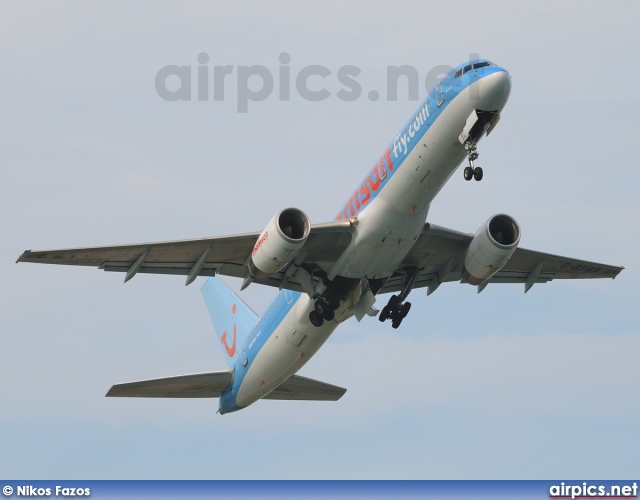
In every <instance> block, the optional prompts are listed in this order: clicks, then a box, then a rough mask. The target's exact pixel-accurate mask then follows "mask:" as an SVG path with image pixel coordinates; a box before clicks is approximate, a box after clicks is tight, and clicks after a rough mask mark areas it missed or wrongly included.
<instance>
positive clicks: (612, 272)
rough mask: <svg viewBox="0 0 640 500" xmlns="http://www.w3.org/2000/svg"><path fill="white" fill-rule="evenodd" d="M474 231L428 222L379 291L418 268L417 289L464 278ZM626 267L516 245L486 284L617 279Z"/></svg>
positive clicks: (396, 285) (396, 287)
mask: <svg viewBox="0 0 640 500" xmlns="http://www.w3.org/2000/svg"><path fill="white" fill-rule="evenodd" d="M472 239H473V234H469V233H462V232H459V231H454V230H452V229H448V228H446V227H441V226H436V225H435V224H425V226H424V229H423V230H422V234H421V235H420V237H419V238H418V241H416V244H415V245H414V246H413V248H412V249H411V251H410V252H409V253H408V254H407V256H406V257H405V259H404V260H403V261H402V265H401V268H400V269H399V270H398V271H396V272H395V273H394V274H393V275H391V276H390V277H389V279H387V280H386V281H385V282H384V283H383V284H382V285H381V287H380V289H379V290H378V292H377V293H390V292H398V291H400V290H402V288H403V285H404V283H405V282H406V279H407V270H412V269H413V270H415V269H417V270H418V274H417V277H416V279H415V282H414V284H413V288H421V287H428V289H429V291H428V293H431V292H433V291H434V290H435V289H437V288H438V286H439V285H440V284H441V283H444V282H452V281H462V280H463V271H464V269H463V268H464V258H465V254H466V252H467V248H468V247H469V244H470V243H471V240H472ZM622 269H624V268H623V267H617V266H610V265H608V264H599V263H597V262H589V261H585V260H579V259H573V258H569V257H562V256H560V255H552V254H548V253H543V252H538V251H535V250H527V249H525V248H516V251H515V252H514V254H513V255H512V256H511V258H510V259H509V260H508V261H507V263H506V264H505V266H504V267H503V268H502V269H501V270H500V271H498V272H497V273H496V274H495V275H493V276H492V277H491V278H489V279H488V280H487V281H485V282H484V283H482V284H481V285H480V286H479V288H478V290H479V291H482V290H483V289H484V287H486V286H487V285H488V284H490V283H524V284H525V292H526V291H528V290H529V289H530V288H531V287H532V286H533V285H534V284H535V283H546V282H547V281H551V280H554V279H585V278H615V277H616V276H617V275H618V274H619V273H620V272H621V271H622Z"/></svg>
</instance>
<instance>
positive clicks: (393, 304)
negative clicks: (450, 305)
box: [378, 268, 419, 328]
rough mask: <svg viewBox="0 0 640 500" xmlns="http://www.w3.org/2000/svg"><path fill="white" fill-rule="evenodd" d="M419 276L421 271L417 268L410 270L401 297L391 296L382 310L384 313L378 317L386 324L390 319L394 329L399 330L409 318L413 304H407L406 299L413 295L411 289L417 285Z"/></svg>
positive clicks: (381, 312)
mask: <svg viewBox="0 0 640 500" xmlns="http://www.w3.org/2000/svg"><path fill="white" fill-rule="evenodd" d="M418 274H419V271H418V270H417V269H415V268H413V269H410V270H409V271H408V272H407V276H406V279H405V281H404V285H403V286H402V291H401V292H400V295H392V296H391V298H390V299H389V302H387V305H386V306H384V307H383V308H382V311H380V316H378V319H379V320H380V321H382V322H383V323H384V322H385V321H387V320H388V319H390V320H391V326H392V327H393V328H398V327H399V326H400V323H402V320H403V319H404V318H406V317H407V314H409V309H411V302H405V299H406V298H407V297H408V296H409V293H411V289H412V288H413V284H414V283H415V281H416V278H417V277H418Z"/></svg>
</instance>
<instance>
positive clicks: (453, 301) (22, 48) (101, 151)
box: [0, 0, 640, 479]
mask: <svg viewBox="0 0 640 500" xmlns="http://www.w3.org/2000/svg"><path fill="white" fill-rule="evenodd" d="M638 19H640V4H638V3H637V2H632V1H627V2H623V1H620V2H606V3H605V2H595V1H567V2H557V1H553V2H551V1H529V2H517V3H516V2H498V1H491V0H489V1H485V2H465V1H461V2H456V3H455V6H454V5H453V4H451V5H449V4H447V5H445V4H443V3H441V2H439V3H438V2H403V3H397V2H383V1H367V2H363V1H359V2H331V1H329V2H315V3H299V2H270V3H264V2H257V1H249V2H241V3H237V2H225V3H222V2H217V3H208V2H189V1H186V2H179V3H178V2H176V3H172V2H162V1H160V2H158V1H155V2H150V1H141V2H124V1H112V2H80V1H77V2H64V3H54V2H32V1H19V2H18V1H14V2H3V3H2V4H1V5H0V61H1V63H2V78H0V175H1V177H0V211H1V212H0V213H1V217H0V224H1V225H0V235H1V236H0V237H1V238H2V245H1V246H0V256H1V257H2V258H1V259H0V273H1V274H0V276H1V277H2V279H1V280H0V353H1V354H2V356H1V357H2V363H0V443H1V447H2V450H3V453H2V454H0V476H3V477H6V478H32V479H53V478H67V479H81V478H92V479H110V478H122V479H134V478H135V479H146V478H158V479H165V478H166V479H181V478H200V479H236V478H256V479H257V478H296V479H298V478H303V479H305V478H335V479H341V478H413V479H442V478H462V479H472V478H479V479H485V478H504V479H525V478H532V479H535V478H559V479H563V478H585V479H586V478H612V479H614V478H631V477H635V476H637V472H638V469H637V465H638V463H640V451H639V450H640V446H639V444H640V442H639V441H640V426H639V425H638V422H639V421H640V397H639V396H640V394H639V387H640V382H639V381H640V363H638V356H639V353H640V325H639V323H640V322H639V316H640V315H639V312H638V305H637V301H638V297H639V296H640V295H639V293H638V292H639V285H638V283H639V282H640V273H639V271H638V264H639V262H640V258H639V257H638V248H640V236H639V232H638V230H637V224H638V223H637V217H638V214H639V213H640V202H639V196H638V187H637V186H638V179H637V177H638V173H637V170H638V167H637V163H638V160H637V158H636V156H635V155H636V153H637V150H636V145H637V143H638V138H637V135H638V128H639V127H638V116H640V98H639V97H638V91H637V85H638V84H637V82H638V81H639V80H640V65H638V64H637V55H638V47H639V46H640V40H639V39H638V30H637V22H638ZM202 52H205V53H206V54H208V56H209V62H208V64H207V65H206V66H207V67H208V68H209V70H210V74H211V83H212V81H213V72H214V66H223V65H230V66H233V68H232V72H231V74H230V75H229V76H228V77H227V82H226V86H225V98H224V100H222V101H215V100H214V99H213V89H212V88H210V92H209V99H208V100H201V101H199V100H198V99H197V96H198V88H197V87H198V86H197V71H198V69H197V68H198V61H197V57H198V54H200V53H202ZM283 52H286V53H288V54H289V55H290V58H291V62H290V63H289V64H288V67H289V68H290V72H291V75H292V76H291V81H292V82H294V79H295V77H296V75H297V74H299V72H300V71H301V70H302V69H303V68H304V67H307V66H309V65H322V66H325V67H326V68H328V69H329V70H330V71H331V75H330V76H328V77H327V78H325V79H324V80H322V79H320V78H319V77H316V79H312V80H310V83H312V84H313V85H316V86H317V87H315V88H316V89H320V88H322V87H323V86H324V87H325V88H326V89H328V90H329V91H330V93H331V95H330V97H329V98H328V99H326V100H324V101H321V102H309V101H306V100H304V99H302V98H301V97H300V95H299V94H298V93H297V92H296V90H295V84H294V83H292V84H291V95H290V100H289V101H281V100H279V99H278V91H279V90H278V89H279V87H278V85H279V84H280V82H281V81H280V80H279V71H280V70H279V67H280V63H279V62H278V58H279V56H280V54H281V53H283ZM472 54H479V55H480V57H485V58H488V59H490V60H492V61H495V62H496V63H498V64H499V65H502V66H504V67H505V68H507V69H508V70H509V71H510V72H511V74H512V77H513V89H512V93H511V97H510V101H509V103H508V104H507V107H506V109H505V111H504V113H503V116H502V120H501V122H500V124H499V125H498V127H497V128H496V130H495V131H494V132H493V133H492V135H491V136H490V137H489V138H487V139H485V140H483V141H482V143H481V145H480V158H479V160H478V164H479V165H480V166H482V167H483V168H484V171H485V178H484V180H483V181H482V182H480V183H475V182H474V183H467V182H465V181H464V180H463V178H462V173H461V172H456V174H455V175H454V176H453V178H452V179H451V181H450V182H449V184H448V185H447V186H446V187H445V188H444V189H443V191H442V192H441V193H440V196H439V197H438V198H437V199H436V201H435V203H434V204H433V206H432V210H431V213H430V220H431V221H432V222H434V223H436V224H440V225H445V226H449V227H452V228H454V229H458V230H461V231H467V232H475V231H476V229H477V228H478V227H479V226H480V225H481V224H482V223H483V222H484V221H485V220H486V219H487V218H488V217H489V216H491V215H493V214H495V213H500V212H504V213H508V214H510V215H512V216H513V217H515V218H516V220H518V222H519V223H520V225H521V227H522V232H523V236H522V240H521V245H522V246H524V247H527V248H534V249H537V250H541V251H546V252H551V253H557V254H561V255H568V256H572V257H577V258H584V259H589V260H594V261H596V262H604V263H608V264H614V265H624V266H625V267H626V269H625V271H623V272H622V274H621V275H620V276H619V277H618V278H617V279H616V280H614V281H611V280H595V281H593V282H591V281H580V282H552V283H548V284H545V285H536V286H535V287H533V289H532V290H531V291H530V292H529V293H527V295H526V296H525V295H524V294H523V293H522V292H523V290H522V286H520V285H517V286H516V285H513V286H511V285H501V286H498V285H496V286H489V287H488V288H487V289H486V290H485V291H484V292H483V293H482V294H480V295H478V294H476V290H475V288H474V287H470V286H465V285H460V284H449V285H447V286H442V287H441V288H440V289H439V290H438V291H437V293H435V294H433V295H432V296H430V297H426V294H425V292H424V290H416V291H414V292H413V293H412V295H411V298H410V300H411V302H412V303H413V309H412V311H411V314H410V315H409V317H408V318H407V319H406V320H405V322H404V323H403V325H402V327H401V328H400V329H399V330H398V331H394V330H392V329H391V328H390V325H389V324H388V323H387V324H381V323H379V322H378V321H377V320H375V319H372V318H369V319H365V320H364V321H363V322H362V323H356V322H355V321H354V320H351V321H349V322H347V323H346V324H344V325H342V326H341V327H340V328H339V329H338V330H337V331H336V333H335V334H334V336H333V337H332V338H331V339H330V340H329V342H328V343H327V344H326V345H325V346H324V347H323V349H322V350H320V352H319V353H318V354H317V356H316V357H315V358H314V359H313V360H312V361H311V362H310V363H309V364H308V365H307V366H305V367H304V369H303V370H302V372H301V373H302V374H303V375H305V376H309V377H312V378H317V379H319V380H324V381H327V382H330V383H334V384H337V385H341V386H344V387H347V388H348V392H347V393H346V395H345V396H344V398H343V399H342V400H340V401H339V402H337V403H312V402H310V403H303V402H301V403H295V402H292V403H286V402H271V401H261V402H258V403H257V404H255V405H253V406H252V407H250V408H248V409H246V410H243V411H241V412H238V413H235V414H229V415H225V416H219V415H216V410H217V404H218V402H217V400H198V401H190V400H157V401H154V400H136V399H123V400H117V399H106V398H105V397H104V394H105V393H106V391H107V390H108V388H109V387H110V386H111V385H112V384H113V383H119V382H126V381H132V380H140V379H146V378H154V377H162V376H170V375H178V374H184V373H193V372H201V371H211V370H219V369H224V367H225V364H224V361H223V358H222V356H221V353H220V352H219V351H218V347H217V342H216V340H215V335H214V332H213V328H212V326H211V324H210V321H209V318H208V314H207V311H206V309H205V306H204V303H203V301H202V298H201V296H200V292H199V288H200V285H201V283H202V278H200V279H198V281H197V282H196V283H195V284H194V285H192V286H189V287H186V288H185V287H184V279H183V278H179V277H171V276H147V275H142V276H137V277H136V278H135V279H133V280H132V281H131V282H129V283H127V284H126V285H124V284H123V283H122V280H123V276H122V275H121V274H115V273H114V274H111V273H104V272H100V271H97V270H95V269H91V268H73V267H56V266H38V265H30V264H20V265H16V264H14V262H15V259H16V258H17V257H18V255H19V254H20V253H21V252H22V251H23V250H24V249H27V248H30V249H34V250H36V249H44V248H65V247H74V246H97V245H109V244H118V243H137V242H144V241H162V240H170V239H183V238H197V237H205V236H216V235H226V234H234V233H241V232H246V231H255V230H261V229H262V228H263V227H264V226H265V225H266V223H267V222H268V220H269V219H270V218H271V217H272V216H273V214H275V213H276V212H277V211H278V210H280V209H282V208H284V207H287V206H295V207H299V208H301V209H302V210H304V211H305V212H307V214H308V215H309V216H310V217H311V219H312V221H313V222H326V221H328V220H332V219H333V217H334V216H335V214H336V213H337V211H338V209H339V207H340V206H341V205H342V204H343V202H344V201H345V200H346V199H347V198H348V197H349V195H350V194H351V192H352V191H353V189H354V188H355V187H356V185H357V184H358V182H359V181H360V180H361V178H362V177H363V176H364V175H365V174H366V173H367V172H368V171H369V170H370V168H371V166H372V165H373V163H374V162H375V161H376V160H377V158H379V156H380V154H381V153H382V151H383V150H384V148H385V147H386V145H387V144H388V143H389V142H390V141H391V140H392V138H393V137H394V135H395V134H396V133H397V132H398V130H399V129H400V127H401V126H402V125H403V123H404V122H405V121H406V120H407V119H408V118H409V116H410V115H411V113H412V112H413V111H414V109H415V108H417V106H418V102H417V101H414V100H409V99H407V91H406V89H403V88H401V90H400V92H399V97H398V100H397V101H389V100H387V98H386V89H385V83H386V79H385V72H386V68H387V66H399V65H410V66H413V67H414V68H416V70H417V71H418V73H419V75H420V80H421V84H420V91H421V93H420V98H421V99H422V98H423V97H424V95H425V90H424V87H423V85H422V82H423V81H424V79H425V78H426V77H427V75H428V74H429V72H430V70H431V69H432V68H435V67H437V66H440V65H450V66H454V65H457V64H459V63H461V62H463V61H465V60H468V58H469V57H470V55H472ZM167 65H178V66H190V68H188V71H189V72H190V74H192V85H193V92H192V99H191V100H184V101H177V102H169V101H166V100H164V99H162V98H161V97H160V96H159V95H158V93H157V92H156V89H155V79H156V74H157V73H158V72H159V71H160V70H161V68H163V67H164V66H167ZM248 65H263V66H265V67H266V68H268V70H269V71H270V72H271V73H272V74H273V75H274V77H275V88H274V90H273V93H272V94H271V95H270V96H269V97H268V98H266V99H264V100H263V101H261V102H255V103H249V109H248V112H247V113H238V111H237V109H238V102H237V96H238V93H237V88H238V82H239V79H238V75H239V73H238V71H239V70H238V68H239V67H240V66H248ZM345 65H354V66H357V67H358V68H359V69H360V70H361V73H360V74H359V75H358V77H357V81H358V83H359V85H360V86H361V88H362V97H360V98H359V99H357V100H355V101H353V102H345V101H342V100H340V99H339V98H338V97H337V95H336V94H337V92H338V91H339V90H340V89H341V84H340V82H339V80H338V79H337V73H338V70H339V69H340V68H341V67H343V66H345ZM253 84H254V85H256V87H255V88H257V83H256V81H255V80H254V81H253ZM313 85H310V86H313ZM167 86H168V88H170V90H171V89H173V90H175V89H176V88H177V77H174V78H173V79H171V78H170V79H168V80H167ZM371 90H376V91H378V92H379V93H380V95H381V96H382V97H381V98H380V99H379V100H377V101H371V100H370V99H369V98H368V95H369V92H370V91H371ZM226 281H227V282H228V283H229V284H230V285H231V286H232V287H235V288H236V289H238V288H239V283H238V282H236V281H234V280H231V279H228V280H226ZM274 293H275V292H274V291H273V290H270V289H263V288H260V287H258V286H252V287H249V289H248V290H247V291H246V292H243V294H242V296H243V298H244V299H245V300H246V301H247V302H248V303H249V304H250V305H251V306H252V307H253V308H254V309H256V310H261V308H263V307H264V306H265V305H266V304H267V303H268V302H269V300H270V299H271V297H272V296H273V295H274ZM383 300H384V299H383Z"/></svg>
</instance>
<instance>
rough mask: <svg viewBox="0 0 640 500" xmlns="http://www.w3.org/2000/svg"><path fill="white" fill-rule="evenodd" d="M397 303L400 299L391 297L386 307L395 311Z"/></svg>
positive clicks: (395, 296) (394, 296)
mask: <svg viewBox="0 0 640 500" xmlns="http://www.w3.org/2000/svg"><path fill="white" fill-rule="evenodd" d="M398 302H400V298H399V297H398V296H397V295H392V296H391V298H390V299H389V302H388V303H387V307H388V308H389V309H395V308H396V306H397V305H398Z"/></svg>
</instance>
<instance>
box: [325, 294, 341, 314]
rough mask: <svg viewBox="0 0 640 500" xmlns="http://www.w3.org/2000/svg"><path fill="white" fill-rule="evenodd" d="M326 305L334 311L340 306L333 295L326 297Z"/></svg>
mask: <svg viewBox="0 0 640 500" xmlns="http://www.w3.org/2000/svg"><path fill="white" fill-rule="evenodd" d="M327 305H328V306H329V307H330V308H331V309H333V310H334V311H335V310H336V309H338V308H339V307H340V301H339V300H338V299H336V298H335V297H329V298H328V299H327Z"/></svg>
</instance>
